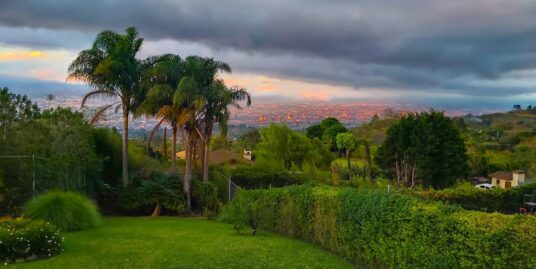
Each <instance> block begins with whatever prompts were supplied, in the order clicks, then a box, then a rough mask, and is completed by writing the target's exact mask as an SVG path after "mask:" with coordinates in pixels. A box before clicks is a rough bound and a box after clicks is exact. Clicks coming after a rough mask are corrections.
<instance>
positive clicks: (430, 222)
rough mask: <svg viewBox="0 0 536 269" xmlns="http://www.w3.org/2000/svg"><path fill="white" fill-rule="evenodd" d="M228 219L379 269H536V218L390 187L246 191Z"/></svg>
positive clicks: (228, 209)
mask: <svg viewBox="0 0 536 269" xmlns="http://www.w3.org/2000/svg"><path fill="white" fill-rule="evenodd" d="M221 218H222V220H224V221H226V222H230V223H234V224H235V225H236V226H238V227H239V226H244V225H249V224H250V223H256V224H257V225H258V227H259V228H262V229H265V230H269V231H273V232H277V233H280V234H283V235H288V236H291V237H294V238H298V239H302V240H306V241H309V242H312V243H315V244H318V245H320V246H322V247H324V248H326V249H329V250H331V251H333V252H335V253H337V254H339V255H340V256H342V257H344V258H345V259H347V260H348V261H350V262H353V263H355V264H365V265H369V266H371V267H374V268H377V267H390V268H535V267H536V256H534V253H535V252H536V218H534V217H529V216H521V215H516V216H511V215H502V214H499V213H483V212H476V211H466V210H463V209H462V208H460V207H458V206H449V205H444V204H442V203H438V202H422V200H420V199H418V198H416V197H413V196H410V195H404V194H400V193H394V192H386V191H384V190H383V191H380V190H358V189H350V188H335V187H327V186H313V185H301V186H292V187H286V188H275V189H270V190H249V191H242V192H240V193H239V194H238V196H237V197H236V198H235V200H234V201H233V202H232V203H230V204H229V205H228V206H227V207H226V208H225V209H224V211H223V213H222V215H221Z"/></svg>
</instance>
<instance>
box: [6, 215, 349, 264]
mask: <svg viewBox="0 0 536 269" xmlns="http://www.w3.org/2000/svg"><path fill="white" fill-rule="evenodd" d="M64 247H65V252H64V253H62V254H60V255H59V256H56V257H52V258H50V259H47V260H40V261H32V262H27V263H22V264H13V265H9V266H7V267H6V268H10V269H11V268H92V269H98V268H352V266H351V265H349V264H348V263H346V262H345V261H344V260H342V259H340V258H338V257H336V256H335V255H333V254H331V253H329V252H327V251H325V250H323V249H321V248H319V247H316V246H314V245H312V244H308V243H305V242H301V241H298V240H293V239H289V238H286V237H282V236H279V235H275V234H271V233H267V232H262V231H261V232H259V233H258V234H257V236H251V235H250V234H249V233H246V232H244V233H242V234H238V233H236V231H234V230H233V229H232V227H231V226H230V225H227V224H223V223H220V222H216V221H207V220H204V219H199V218H172V217H160V218H156V219H152V218H107V219H105V220H104V223H103V224H102V225H101V226H99V227H98V228H95V229H91V230H86V231H81V232H71V233H66V234H65V242H64Z"/></svg>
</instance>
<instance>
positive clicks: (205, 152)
mask: <svg viewBox="0 0 536 269" xmlns="http://www.w3.org/2000/svg"><path fill="white" fill-rule="evenodd" d="M204 144H205V148H204V150H203V155H204V156H203V182H208V156H209V146H210V140H208V139H207V140H205V141H204Z"/></svg>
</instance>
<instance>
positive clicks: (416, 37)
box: [0, 0, 536, 108]
mask: <svg viewBox="0 0 536 269" xmlns="http://www.w3.org/2000/svg"><path fill="white" fill-rule="evenodd" d="M535 13H536V1H534V0H471V1H467V0H449V1H442V0H441V1H439V0H404V1H400V0H332V1H320V0H270V1H266V0H263V1H257V0H247V1H246V0H225V1H221V0H196V1H171V0H166V1H149V0H141V1H129V0H115V1H110V0H91V1H67V0H24V1H21V0H0V86H8V87H10V88H12V89H14V90H16V91H19V92H24V93H28V94H30V95H46V94H48V93H53V94H60V95H61V94H63V95H68V94H82V93H83V92H84V91H86V90H87V87H86V86H84V85H78V84H73V82H66V76H67V67H68V65H69V63H70V62H71V61H72V60H73V59H74V58H75V57H76V55H77V53H78V52H79V51H80V50H82V49H85V48H89V47H90V46H91V44H92V41H93V39H94V37H95V35H96V34H97V33H98V32H100V31H102V30H107V29H110V30H114V31H118V32H122V31H124V30H125V29H126V28H127V27H129V26H135V27H136V28H138V30H139V31H140V34H141V36H142V37H143V38H144V39H145V42H144V45H143V48H142V52H141V53H140V57H147V56H149V55H155V54H162V53H175V54H179V55H181V56H188V55H200V56H206V57H214V58H216V59H218V60H222V61H226V62H227V63H229V64H230V65H231V67H232V68H233V73H232V74H229V75H225V76H223V78H224V79H225V81H226V82H227V83H228V84H230V85H239V86H242V87H245V88H247V89H248V90H250V91H251V92H252V94H253V97H254V100H255V98H260V99H262V98H265V99H266V100H275V101H278V100H295V101H301V100H305V101H325V102H340V101H362V102H367V101H377V100H383V101H390V102H415V103H421V104H423V105H427V106H454V107H455V106H482V107H485V106H494V107H504V108H509V107H511V106H512V105H513V104H522V105H528V104H536V20H535V19H534V14H535Z"/></svg>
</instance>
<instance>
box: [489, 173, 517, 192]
mask: <svg viewBox="0 0 536 269" xmlns="http://www.w3.org/2000/svg"><path fill="white" fill-rule="evenodd" d="M490 177H491V184H493V185H494V186H496V187H498V188H503V189H508V188H510V187H517V186H519V185H522V184H523V183H525V171H523V170H515V171H512V172H511V173H510V172H504V171H499V172H495V173H492V174H490Z"/></svg>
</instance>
